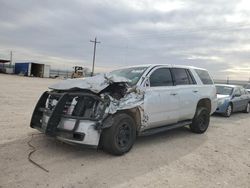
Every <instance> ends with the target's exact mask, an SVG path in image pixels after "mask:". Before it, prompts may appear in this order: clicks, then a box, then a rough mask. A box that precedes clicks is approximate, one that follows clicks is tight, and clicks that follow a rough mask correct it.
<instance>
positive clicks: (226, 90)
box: [216, 86, 233, 95]
mask: <svg viewBox="0 0 250 188" xmlns="http://www.w3.org/2000/svg"><path fill="white" fill-rule="evenodd" d="M216 90H217V94H220V95H231V94H232V93H233V88H232V87H228V86H216Z"/></svg>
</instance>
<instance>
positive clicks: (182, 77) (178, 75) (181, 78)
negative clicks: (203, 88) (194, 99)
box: [172, 68, 195, 85]
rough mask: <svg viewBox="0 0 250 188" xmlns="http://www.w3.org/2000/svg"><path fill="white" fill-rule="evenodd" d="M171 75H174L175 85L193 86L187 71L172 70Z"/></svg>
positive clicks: (192, 80)
mask: <svg viewBox="0 0 250 188" xmlns="http://www.w3.org/2000/svg"><path fill="white" fill-rule="evenodd" d="M172 73H173V75H174V78H175V84H176V85H189V84H195V81H194V79H193V77H192V75H191V73H190V72H189V70H187V69H182V68H172Z"/></svg>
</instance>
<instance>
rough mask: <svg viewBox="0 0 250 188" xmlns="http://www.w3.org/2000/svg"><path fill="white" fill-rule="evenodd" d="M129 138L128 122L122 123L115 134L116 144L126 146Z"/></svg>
mask: <svg viewBox="0 0 250 188" xmlns="http://www.w3.org/2000/svg"><path fill="white" fill-rule="evenodd" d="M130 138H131V127H130V126H129V125H128V124H126V123H125V124H122V125H121V126H120V127H119V130H118V134H117V144H118V146H119V147H120V148H124V147H127V145H128V144H129V141H130Z"/></svg>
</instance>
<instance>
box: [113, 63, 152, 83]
mask: <svg viewBox="0 0 250 188" xmlns="http://www.w3.org/2000/svg"><path fill="white" fill-rule="evenodd" d="M147 68H148V67H131V68H125V69H119V70H114V71H112V72H110V73H109V74H110V75H115V76H120V77H124V78H127V79H129V80H131V82H129V83H128V84H129V85H130V86H134V85H136V84H137V82H138V81H139V79H140V78H141V76H142V74H143V73H144V71H145V70H146V69H147Z"/></svg>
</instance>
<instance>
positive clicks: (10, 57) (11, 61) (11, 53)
mask: <svg viewBox="0 0 250 188" xmlns="http://www.w3.org/2000/svg"><path fill="white" fill-rule="evenodd" d="M11 65H12V51H10V67H11Z"/></svg>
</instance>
